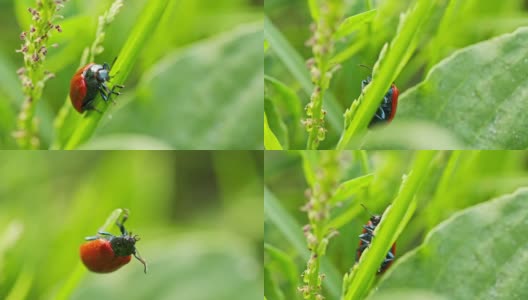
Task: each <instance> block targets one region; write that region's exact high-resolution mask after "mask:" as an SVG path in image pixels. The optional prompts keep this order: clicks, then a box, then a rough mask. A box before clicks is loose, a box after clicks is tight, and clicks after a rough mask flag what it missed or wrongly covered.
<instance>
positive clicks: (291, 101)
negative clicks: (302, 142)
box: [264, 75, 302, 124]
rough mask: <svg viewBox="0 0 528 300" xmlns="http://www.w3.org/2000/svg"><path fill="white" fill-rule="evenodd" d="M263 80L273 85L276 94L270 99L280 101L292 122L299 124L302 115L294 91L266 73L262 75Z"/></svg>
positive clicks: (299, 103) (299, 102)
mask: <svg viewBox="0 0 528 300" xmlns="http://www.w3.org/2000/svg"><path fill="white" fill-rule="evenodd" d="M264 81H265V82H266V83H267V84H269V85H271V86H272V87H273V91H274V92H275V95H276V96H275V95H274V96H275V97H273V98H272V99H273V100H277V101H276V103H277V102H280V103H281V104H283V106H284V108H285V109H286V111H287V113H288V114H289V115H291V116H292V118H293V122H294V123H299V124H300V121H301V115H302V107H301V100H300V99H299V97H297V94H296V93H295V91H293V90H292V89H291V88H290V87H288V86H287V85H285V84H284V83H282V82H280V81H279V80H277V79H275V78H273V77H271V76H268V75H264ZM277 104H278V103H277Z"/></svg>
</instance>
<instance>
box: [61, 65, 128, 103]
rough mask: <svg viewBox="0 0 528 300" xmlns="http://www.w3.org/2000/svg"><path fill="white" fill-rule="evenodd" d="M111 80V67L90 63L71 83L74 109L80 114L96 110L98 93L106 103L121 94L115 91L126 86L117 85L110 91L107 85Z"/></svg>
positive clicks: (78, 72)
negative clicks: (95, 102)
mask: <svg viewBox="0 0 528 300" xmlns="http://www.w3.org/2000/svg"><path fill="white" fill-rule="evenodd" d="M114 62H115V60H114ZM109 80H110V65H108V64H107V63H104V64H103V65H98V64H96V63H89V64H87V65H86V66H84V67H82V68H80V69H79V70H77V72H76V73H75V75H73V78H72V80H71V82H70V100H71V102H72V104H73V107H74V108H75V109H76V110H77V111H78V112H80V113H83V112H84V111H85V110H90V109H94V110H96V109H95V107H94V106H93V102H94V100H95V97H96V96H97V93H99V94H101V97H102V98H103V100H104V101H108V99H109V97H110V95H112V94H114V95H119V94H120V93H119V92H117V91H115V89H116V88H123V87H124V86H122V85H118V84H116V85H114V86H113V87H112V89H110V88H108V86H107V85H106V82H107V81H109Z"/></svg>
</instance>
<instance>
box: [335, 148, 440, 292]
mask: <svg viewBox="0 0 528 300" xmlns="http://www.w3.org/2000/svg"><path fill="white" fill-rule="evenodd" d="M435 154H436V152H435V151H421V152H417V154H416V158H415V160H414V162H413V165H412V168H411V170H410V173H409V175H408V176H407V177H405V178H404V180H403V182H402V185H401V187H400V191H399V193H398V195H397V196H396V198H395V199H394V202H393V204H392V205H391V206H390V207H389V208H387V210H386V211H385V213H384V214H383V217H382V221H381V223H380V224H379V225H378V227H377V228H376V230H375V231H374V235H375V236H376V239H375V240H374V242H373V243H372V244H371V245H370V247H369V248H368V249H367V250H365V251H364V252H363V255H361V259H360V260H359V263H358V265H357V266H356V267H355V268H354V270H353V271H352V274H351V276H350V277H349V283H350V284H349V286H348V287H347V288H348V289H347V292H346V294H345V297H344V299H345V300H353V299H360V297H363V296H364V295H365V294H366V293H367V291H368V288H369V286H370V284H371V281H372V279H373V278H374V276H376V272H377V270H378V268H379V266H380V263H381V262H382V261H383V259H384V258H385V256H386V255H387V252H388V251H389V249H390V247H391V246H392V244H393V243H394V241H395V240H396V238H397V235H398V232H399V231H401V230H402V228H403V226H404V225H401V224H402V223H403V222H404V221H405V220H407V221H408V220H409V219H410V214H409V213H408V211H409V210H414V208H415V207H416V206H415V204H413V202H414V196H415V194H416V192H417V191H418V189H419V187H420V186H421V184H422V182H423V181H424V179H425V178H427V176H426V175H427V174H428V171H429V166H430V164H431V161H432V160H433V158H434V156H435Z"/></svg>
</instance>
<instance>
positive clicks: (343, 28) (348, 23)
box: [334, 9, 377, 39]
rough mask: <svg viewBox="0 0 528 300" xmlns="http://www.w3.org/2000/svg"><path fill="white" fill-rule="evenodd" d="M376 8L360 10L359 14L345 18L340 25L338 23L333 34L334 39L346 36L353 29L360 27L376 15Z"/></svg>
mask: <svg viewBox="0 0 528 300" xmlns="http://www.w3.org/2000/svg"><path fill="white" fill-rule="evenodd" d="M376 13H377V10H375V9H373V10H369V11H366V12H362V13H360V14H357V15H354V16H351V17H348V18H346V19H345V20H344V21H343V23H341V25H339V28H337V31H336V33H335V34H334V37H335V38H336V39H340V38H343V37H346V36H347V35H349V34H351V33H353V32H354V31H357V30H359V29H361V27H362V26H363V25H364V24H365V23H368V22H370V21H372V19H374V17H375V16H376Z"/></svg>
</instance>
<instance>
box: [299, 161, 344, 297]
mask: <svg viewBox="0 0 528 300" xmlns="http://www.w3.org/2000/svg"><path fill="white" fill-rule="evenodd" d="M303 159H304V160H305V161H310V163H308V164H307V163H305V165H306V166H308V165H311V167H305V174H306V175H308V176H306V177H307V181H308V182H312V183H313V184H312V183H311V186H312V188H311V190H310V197H309V198H310V199H309V201H308V203H307V204H306V205H305V206H304V207H303V210H305V211H306V213H307V215H308V221H309V224H308V225H306V226H305V227H304V233H305V236H306V241H307V244H308V249H310V251H311V255H310V259H309V260H308V262H307V266H306V270H305V271H304V273H303V276H304V279H303V282H304V283H305V285H304V286H303V287H302V288H301V290H302V292H303V296H304V299H307V300H319V299H322V298H321V297H322V294H321V284H322V281H323V278H324V275H323V274H321V273H320V270H319V269H320V260H321V258H322V257H323V256H324V255H325V252H326V247H327V245H328V241H329V239H330V238H331V237H332V235H333V233H334V231H329V230H326V223H327V222H328V219H329V217H330V207H331V204H330V202H329V199H330V198H331V196H332V194H333V192H334V190H335V187H336V184H337V179H338V178H339V163H338V161H339V159H338V153H337V152H334V151H324V152H323V151H321V152H316V153H315V154H314V153H306V152H304V155H303ZM314 167H315V168H314ZM310 172H311V173H313V174H312V175H309V173H310ZM314 179H315V181H314Z"/></svg>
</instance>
